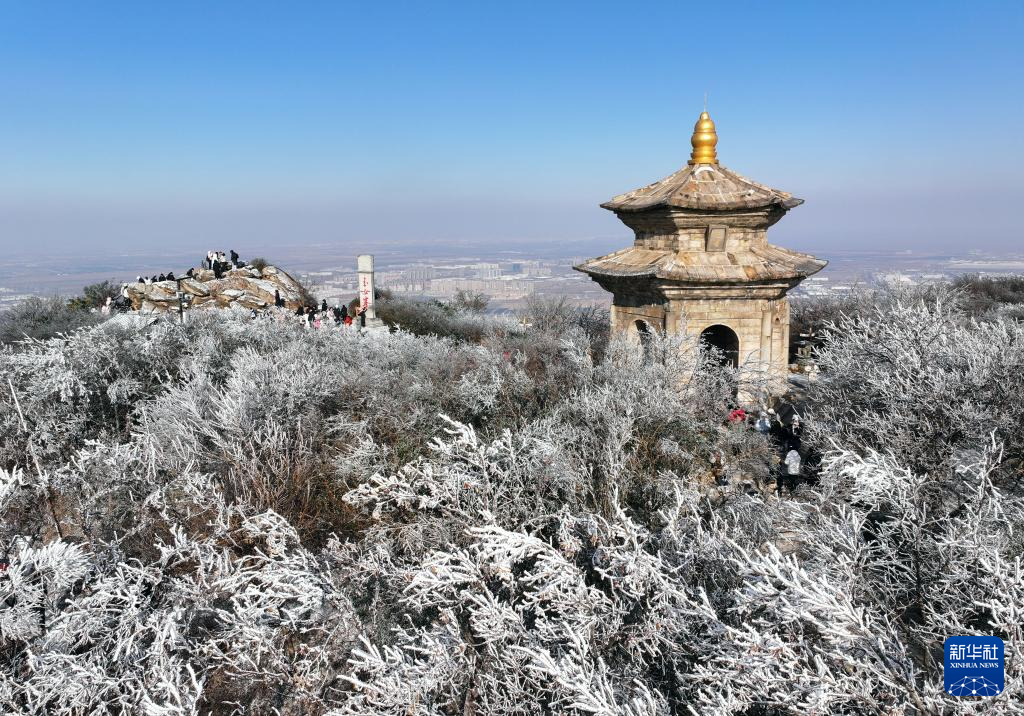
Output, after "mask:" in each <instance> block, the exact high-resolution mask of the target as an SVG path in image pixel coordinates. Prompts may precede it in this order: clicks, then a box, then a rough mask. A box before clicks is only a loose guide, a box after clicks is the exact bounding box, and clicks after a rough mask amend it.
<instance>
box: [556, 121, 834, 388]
mask: <svg viewBox="0 0 1024 716" xmlns="http://www.w3.org/2000/svg"><path fill="white" fill-rule="evenodd" d="M691 144H692V145H693V153H692V154H691V156H690V161H689V162H688V163H687V165H686V166H685V167H683V168H682V169H680V170H679V171H677V172H676V173H675V174H672V175H671V176H669V177H666V178H664V179H662V180H661V181H658V182H655V183H654V184H650V185H648V186H645V187H643V188H641V189H636V190H635V191H631V192H629V193H626V194H621V195H620V196H617V197H615V198H614V199H611V200H610V201H607V202H605V203H604V204H602V205H601V206H602V207H603V208H605V209H609V210H611V211H614V212H615V215H616V216H618V217H619V219H620V220H621V221H622V222H623V223H624V224H625V225H626V226H628V227H629V228H630V229H632V230H633V232H634V233H635V235H636V240H635V241H634V242H633V245H632V246H630V247H629V248H625V249H622V250H620V251H616V252H614V253H611V254H608V255H607V256H601V257H599V258H595V259H590V260H588V261H584V262H583V263H582V264H580V265H579V266H576V267H575V268H576V270H577V271H582V272H584V273H586V274H588V275H589V276H590V277H591V278H592V279H593V280H594V281H596V282H597V283H599V284H600V285H601V287H602V288H604V289H605V290H606V291H609V292H611V294H612V296H613V300H612V308H611V325H612V331H613V332H614V333H624V332H625V333H629V334H631V335H636V336H637V337H638V338H639V339H641V340H643V339H644V338H645V336H648V335H651V334H655V333H657V334H663V335H680V334H688V335H691V336H694V337H699V338H700V339H701V340H702V341H703V342H704V343H706V344H708V345H710V346H714V347H715V348H717V349H718V350H719V351H721V355H722V356H723V359H724V360H726V361H728V362H729V363H730V364H731V365H733V366H734V367H737V368H739V369H740V382H741V384H746V385H749V386H751V387H752V386H753V385H755V384H757V385H763V386H766V387H767V388H768V390H769V392H774V393H777V392H781V391H782V390H784V388H785V382H786V378H787V372H788V362H789V304H788V302H787V300H786V292H787V291H789V290H790V289H791V288H793V287H794V286H796V285H797V284H799V283H800V282H801V281H802V280H803V279H805V278H806V277H808V276H810V275H811V274H814V273H817V272H818V271H820V270H821V269H822V268H824V267H825V264H826V263H827V262H825V261H823V260H821V259H817V258H815V257H814V256H810V255H808V254H803V253H798V252H796V251H790V250H789V249H784V248H781V247H778V246H772V245H771V244H769V243H768V227H770V226H771V225H772V224H774V223H775V222H777V221H778V220H779V219H781V218H782V217H783V216H784V215H785V214H786V212H787V211H789V210H790V209H792V208H793V207H794V206H797V205H799V204H802V203H803V200H802V199H797V198H795V197H793V196H792V195H790V194H787V193H786V192H784V191H779V190H777V189H772V188H770V187H767V186H764V185H763V184H758V183H756V182H753V181H751V180H750V179H747V178H746V177H742V176H740V175H739V174H737V173H735V172H733V171H731V170H729V169H726V168H725V167H723V166H721V165H720V164H719V163H718V157H717V153H716V145H717V144H718V135H717V133H716V131H715V124H714V122H712V120H711V117H710V116H709V115H708V113H707V112H703V113H702V114H701V115H700V119H699V120H697V124H696V126H695V127H694V132H693V137H692V138H691Z"/></svg>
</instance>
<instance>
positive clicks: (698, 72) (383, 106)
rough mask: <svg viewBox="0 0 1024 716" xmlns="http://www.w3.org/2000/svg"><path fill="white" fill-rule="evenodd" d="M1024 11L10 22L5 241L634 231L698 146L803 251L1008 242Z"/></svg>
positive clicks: (69, 15)
mask: <svg viewBox="0 0 1024 716" xmlns="http://www.w3.org/2000/svg"><path fill="white" fill-rule="evenodd" d="M1022 30H1024V6H1022V5H1021V4H1019V3H1011V2H1006V3H999V2H996V3H981V4H974V5H970V6H965V5H960V4H943V3H920V4H916V3H905V4H899V5H886V6H878V9H875V8H873V7H872V6H858V7H832V6H822V5H819V4H813V3H807V4H803V3H787V4H786V5H784V6H780V7H778V8H773V10H772V12H771V13H764V12H763V11H762V10H761V8H760V6H758V5H756V4H750V5H739V6H729V7H728V8H714V7H706V6H701V7H700V11H699V12H697V11H695V10H693V9H692V8H689V7H687V6H682V5H678V4H674V3H665V4H662V3H650V4H645V5H641V6H635V7H632V8H630V9H629V10H628V11H624V10H623V8H622V6H621V5H610V4H609V5H603V4H601V3H596V4H595V3H588V4H586V5H583V4H575V3H567V4H564V5H558V6H553V7H545V9H544V11H543V12H540V11H539V10H533V9H531V8H528V7H523V6H520V5H513V6H504V7H501V6H497V5H493V6H491V5H488V6H481V5H477V4H457V3H456V4H447V5H444V6H440V7H429V8H428V7H426V6H419V5H417V4H413V3H408V4H403V3H399V4H397V5H389V7H388V9H384V8H381V7H371V6H365V5H343V4H334V3H309V4H304V5H303V6H302V9H301V10H299V9H295V8H285V7H283V6H278V5H275V4H272V3H262V2H247V3H223V4H217V5H216V6H210V5H207V4H199V3H178V4H175V5H173V6H170V5H167V6H145V7H143V6H139V5H136V4H132V3H107V4H104V5H103V6H102V7H98V6H85V5H81V6H80V5H73V4H64V3H50V2H39V3H33V4H31V5H29V4H16V5H11V6H9V7H7V8H6V12H5V15H4V23H3V25H2V26H0V67H3V71H2V72H0V92H2V93H3V97H4V98H5V105H6V106H5V109H4V111H3V112H0V247H2V248H3V249H4V250H5V251H7V252H10V253H18V252H39V253H47V252H50V253H53V252H63V251H85V252H88V251H95V252H105V251H111V250H114V249H115V248H118V247H123V246H125V245H128V244H130V245H132V246H133V247H136V248H142V249H147V250H148V249H160V248H161V247H163V246H167V245H168V244H170V245H173V246H174V247H177V248H186V247H194V248H201V247H205V246H209V245H215V246H218V247H224V246H227V245H238V246H244V245H245V244H246V242H252V243H258V244H269V245H274V244H279V245H289V246H304V245H313V244H320V243H323V242H330V243H334V244H337V245H339V246H352V247H353V248H354V249H360V250H372V249H373V246H374V244H375V242H419V243H421V244H422V245H423V246H424V247H430V246H436V247H443V246H444V245H445V243H446V242H453V241H460V240H466V239H473V240H482V239H490V240H493V241H494V242H495V243H508V244H510V245H515V244H517V243H529V242H531V241H541V240H550V241H558V240H587V239H595V238H600V239H602V240H603V239H605V238H609V239H616V240H619V239H621V240H622V241H624V242H626V241H628V240H629V238H630V235H629V232H628V230H626V229H625V227H624V226H622V225H621V224H620V223H619V222H618V220H617V219H616V218H615V216H614V215H613V214H611V213H610V212H607V211H605V210H603V209H601V208H599V206H598V205H599V204H600V202H602V201H605V200H607V199H609V198H610V197H612V196H613V195H615V194H618V193H621V192H623V191H628V190H630V189H633V188H636V187H638V186H642V185H644V184H647V183H650V182H653V181H655V180H657V179H660V178H662V177H663V176H666V175H667V174H669V173H671V172H673V171H675V170H676V169H678V168H679V167H680V166H682V165H683V164H684V163H685V162H686V159H687V158H688V155H689V135H690V132H691V130H692V126H693V123H694V121H695V119H696V117H697V114H698V113H699V112H700V110H701V104H702V101H703V95H704V92H705V91H707V92H710V107H709V108H710V111H711V113H712V116H713V117H714V119H715V121H716V123H717V125H718V131H719V135H720V142H719V157H720V159H721V161H722V163H723V164H724V165H726V166H728V167H730V168H731V169H734V170H736V171H739V172H740V173H742V174H744V175H746V176H749V177H751V178H752V179H755V180H757V181H760V182H762V183H765V184H769V185H771V186H774V187H777V188H780V189H783V190H785V191H790V192H792V193H793V194H795V195H797V196H799V197H801V198H803V199H805V200H806V204H805V205H803V206H800V207H798V208H796V209H795V210H794V211H792V212H791V213H790V214H789V215H788V216H787V217H786V218H785V219H784V220H783V221H782V222H780V223H779V224H778V225H777V226H776V227H774V228H773V229H772V232H771V235H770V236H771V240H772V241H773V242H774V243H778V244H782V245H786V246H789V247H792V248H795V249H798V250H803V251H810V252H814V251H823V252H828V251H834V250H849V249H863V250H881V249H910V250H914V251H929V250H934V251H962V250H964V249H965V248H967V247H970V248H973V249H980V250H991V251H1008V250H1012V249H1015V248H1018V247H1019V246H1020V245H1021V243H1022V242H1021V238H1022V237H1021V232H1020V229H1019V226H1018V223H1019V222H1018V221H1017V220H1016V218H1015V216H1014V215H1015V214H1016V212H1017V207H1016V205H1015V204H1016V199H1017V197H1018V195H1019V194H1020V191H1021V188H1022V187H1024V146H1022V140H1021V138H1020V133H1019V130H1018V127H1019V124H1020V120H1021V118H1022V116H1024V112H1022V109H1024V96H1022V95H1024V90H1022V89H1021V83H1020V81H1019V74H1020V70H1021V69H1022V67H1024V50H1022V48H1021V44H1020V42H1019V37H1020V35H1021V31H1022Z"/></svg>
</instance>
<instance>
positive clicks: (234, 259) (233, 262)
mask: <svg viewBox="0 0 1024 716" xmlns="http://www.w3.org/2000/svg"><path fill="white" fill-rule="evenodd" d="M231 265H232V266H235V267H236V268H237V267H238V254H237V253H235V250H234V249H231Z"/></svg>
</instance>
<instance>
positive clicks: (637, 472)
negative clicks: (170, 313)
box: [0, 292, 1024, 716]
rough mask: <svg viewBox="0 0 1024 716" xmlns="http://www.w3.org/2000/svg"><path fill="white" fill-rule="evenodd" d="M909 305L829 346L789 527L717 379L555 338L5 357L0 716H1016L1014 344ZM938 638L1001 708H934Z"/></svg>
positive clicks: (1023, 591)
mask: <svg viewBox="0 0 1024 716" xmlns="http://www.w3.org/2000/svg"><path fill="white" fill-rule="evenodd" d="M903 298H904V297H902V296H901V297H890V298H887V299H885V300H880V301H879V302H877V304H876V306H875V308H874V309H872V310H875V312H874V313H870V312H867V313H865V312H862V311H859V309H858V313H857V314H856V315H853V316H849V317H847V318H844V319H842V321H844V323H842V325H838V326H837V327H836V328H837V330H835V331H834V332H833V333H832V334H831V337H830V338H829V339H828V342H827V344H826V345H825V347H824V350H823V353H822V362H823V365H824V367H825V370H824V372H823V374H822V377H821V380H820V381H819V382H818V383H816V384H813V385H812V386H811V388H810V390H811V395H810V398H811V406H810V407H811V410H810V411H809V413H808V415H807V416H806V417H808V423H809V425H808V431H809V435H808V440H809V441H810V442H813V443H814V444H815V446H816V447H818V448H819V449H821V450H822V451H823V452H825V453H827V454H826V457H825V460H824V463H823V467H822V471H821V475H820V476H819V479H818V481H817V483H816V484H814V485H803V486H802V487H801V488H800V489H799V490H798V491H797V493H796V495H795V497H794V498H793V499H784V500H780V499H777V498H775V497H774V496H773V495H772V494H771V490H770V484H771V480H770V479H769V475H770V470H771V469H772V467H773V459H774V456H773V452H774V451H773V449H772V447H771V445H770V444H769V442H768V441H767V440H766V439H765V438H764V437H763V436H762V435H760V434H759V433H757V432H755V431H752V430H749V429H745V428H743V427H742V426H730V425H727V423H726V420H725V417H726V415H727V412H728V407H729V404H730V402H731V400H732V397H733V396H732V389H733V386H732V383H731V377H730V375H729V374H728V371H723V370H722V369H720V368H717V367H716V366H715V365H714V363H713V361H711V360H710V359H709V356H706V355H705V356H702V355H700V354H699V353H696V352H695V346H694V345H692V344H690V343H687V342H686V341H678V340H674V339H655V340H653V342H652V343H651V344H650V345H648V346H647V350H646V351H644V350H642V349H641V347H639V346H636V345H631V344H629V343H627V342H623V341H619V340H612V341H610V342H609V343H607V345H604V344H603V343H601V341H600V340H599V337H598V338H595V334H593V333H591V332H590V331H589V329H588V328H587V327H586V326H585V325H583V324H582V323H580V322H578V321H576V320H575V319H574V318H572V317H571V312H566V311H564V310H562V309H564V307H562V309H560V308H558V307H557V306H555V307H553V308H551V310H550V311H549V312H548V313H543V312H538V313H537V315H538V316H547V318H546V319H545V320H540V321H536V322H533V323H532V324H531V325H530V326H528V327H527V328H526V330H523V329H522V328H521V327H519V326H518V325H517V326H515V327H514V328H512V327H510V325H509V324H508V323H506V322H496V323H495V322H490V320H491V319H488V318H486V317H479V316H477V317H474V319H473V320H474V321H479V322H480V325H481V326H484V327H485V330H484V331H483V332H482V333H481V334H480V335H481V336H482V337H481V338H480V339H479V341H476V340H466V337H465V336H462V337H460V338H459V339H453V338H450V337H449V338H444V337H438V336H436V335H435V336H431V335H422V336H420V335H414V334H412V333H410V332H407V331H396V332H393V333H385V334H375V335H360V334H358V333H356V332H353V331H341V330H320V331H314V330H311V329H307V328H304V327H302V326H299V325H297V324H296V323H295V322H292V321H287V320H281V321H277V320H274V319H269V318H268V319H259V320H250V319H249V318H248V317H247V316H245V315H244V314H241V313H238V314H235V313H231V312H225V313H218V312H211V313H209V314H206V315H199V314H196V315H195V316H193V317H192V319H191V320H190V321H189V322H187V323H185V324H184V325H181V324H178V323H176V322H174V321H169V320H168V321H160V320H158V321H155V322H153V323H152V324H150V325H147V326H145V327H141V328H140V327H129V326H128V325H127V324H126V323H123V322H117V321H111V322H107V323H104V324H101V325H99V326H96V327H92V328H87V329H84V330H82V331H79V332H75V333H71V334H69V335H67V336H63V337H58V338H53V339H50V340H46V341H35V342H28V343H24V344H21V345H19V346H18V347H17V349H16V350H13V349H5V350H3V351H2V352H0V371H2V374H3V377H4V380H3V383H2V384H0V557H2V558H3V562H2V564H3V568H0V710H3V711H5V712H12V713H38V714H43V713H46V714H61V715H63V714H68V715H70V714H93V713H99V714H103V713H108V714H115V713H116V714H124V713H148V714H182V713H188V714H207V713H212V714H234V713H254V714H263V713H267V714H314V715H317V714H327V713H333V714H338V715H339V716H341V715H343V714H344V715H350V714H351V715H354V714H381V715H383V714H388V715H391V714H393V715H394V716H404V715H405V714H409V713H425V714H438V715H445V716H448V715H451V716H456V715H458V716H464V715H465V714H477V715H479V716H485V715H486V716H489V715H490V714H495V715H496V716H503V715H505V714H508V715H512V714H537V713H542V714H543V713H550V714H567V715H569V714H580V715H582V714H607V715H608V716H611V715H612V714H628V715H631V716H641V715H643V716H654V715H658V716H661V715H662V714H665V715H666V716H667V715H668V714H683V713H695V714H702V715H703V714H737V715H741V714H742V715H743V716H752V715H754V714H757V715H765V716H767V715H770V714H803V713H849V714H861V713H863V714H869V713H870V714H876V713H905V714H911V713H979V714H980V713H996V714H999V713H1006V714H1009V713H1015V712H1019V710H1020V708H1021V704H1022V703H1024V694H1022V692H1021V688H1020V684H1021V682H1022V681H1021V680H1022V677H1024V674H1022V671H1021V669H1022V664H1024V652H1022V649H1024V646H1022V644H1024V635H1022V633H1021V624H1022V623H1024V617H1022V614H1021V606H1020V605H1021V604H1024V577H1022V570H1021V564H1020V558H1021V553H1022V548H1024V541H1022V538H1021V535H1022V534H1024V508H1022V503H1021V499H1022V496H1021V492H1020V485H1019V476H1020V454H1019V451H1020V438H1019V434H1018V433H1019V430H1016V431H1015V430H1014V426H1019V424H1020V420H1021V418H1022V417H1024V416H1021V414H1020V409H1019V406H1018V405H1015V404H1014V402H1013V401H1014V400H1015V399H1016V398H1015V396H1016V395H1018V394H1020V392H1021V387H1022V386H1021V385H1020V380H1021V379H1020V374H1021V373H1020V370H1019V368H1020V367H1021V351H1020V348H1021V335H1020V333H1019V330H1020V329H1019V328H1018V327H1017V326H1016V325H1014V324H1012V323H1011V322H1004V321H1001V320H1000V319H998V318H993V319H992V320H990V321H989V322H987V323H986V324H985V325H979V324H976V323H972V322H971V321H970V320H969V318H968V317H967V316H965V315H964V314H963V313H962V311H960V309H959V307H958V305H957V304H956V303H955V302H949V301H947V300H946V297H944V296H943V295H941V294H940V293H939V292H934V293H933V294H931V295H929V296H928V297H926V300H924V301H918V302H914V301H911V302H909V303H908V302H904V301H903ZM545 310H546V309H545ZM8 379H9V380H10V382H9V383H8ZM940 401H941V402H940ZM713 463H714V464H716V465H717V464H719V463H720V464H722V465H723V469H722V470H718V469H717V468H716V469H712V465H713ZM721 483H725V484H721ZM766 488H767V489H766ZM955 634H997V635H999V636H1001V637H1002V638H1003V639H1004V640H1005V642H1006V645H1007V684H1008V688H1007V690H1006V693H1004V694H1003V695H1001V696H1000V697H999V698H997V699H988V700H984V701H981V700H979V701H972V700H956V699H953V698H952V697H947V696H945V695H944V694H943V692H942V689H941V682H942V671H941V657H942V654H941V647H942V641H943V639H944V638H945V637H946V636H949V635H955Z"/></svg>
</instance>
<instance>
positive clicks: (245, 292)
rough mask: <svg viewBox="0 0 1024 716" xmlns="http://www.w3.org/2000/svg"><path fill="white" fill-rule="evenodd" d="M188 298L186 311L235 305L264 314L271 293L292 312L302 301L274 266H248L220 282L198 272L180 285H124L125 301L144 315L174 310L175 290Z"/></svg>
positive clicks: (271, 302)
mask: <svg viewBox="0 0 1024 716" xmlns="http://www.w3.org/2000/svg"><path fill="white" fill-rule="evenodd" d="M179 285H180V286H181V291H182V293H184V294H187V295H188V296H189V297H190V299H191V300H190V301H189V302H188V304H187V307H188V308H191V309H195V308H212V307H220V308H228V307H231V306H234V305H238V307H239V308H244V309H247V310H251V309H257V310H265V309H267V308H270V307H272V306H273V305H274V293H275V291H276V292H279V293H280V295H281V298H283V299H284V301H285V307H286V308H288V309H290V310H294V309H295V308H297V307H298V306H299V304H300V302H301V301H302V294H303V289H302V286H301V285H300V284H299V282H298V281H296V280H295V279H294V278H292V277H291V276H289V275H288V274H287V273H286V272H284V271H282V270H281V269H279V268H276V267H274V266H267V267H265V268H264V269H262V270H260V269H257V268H253V267H251V266H248V267H244V268H238V269H231V270H230V271H228V272H227V273H226V274H224V276H223V278H219V279H218V278H216V277H215V276H214V274H213V271H210V270H208V269H201V270H198V271H196V272H195V276H194V278H184V279H181V281H180V282H175V281H160V282H158V283H152V284H143V283H130V284H128V287H127V290H128V298H129V299H130V300H131V303H132V308H133V309H134V310H136V311H141V312H144V313H163V312H167V311H172V310H173V311H176V310H178V286H179Z"/></svg>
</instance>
